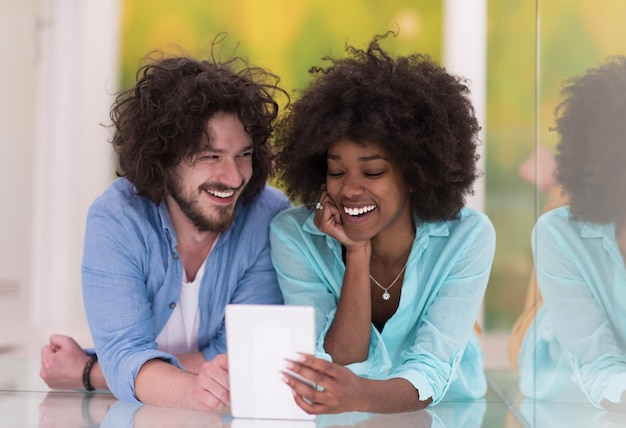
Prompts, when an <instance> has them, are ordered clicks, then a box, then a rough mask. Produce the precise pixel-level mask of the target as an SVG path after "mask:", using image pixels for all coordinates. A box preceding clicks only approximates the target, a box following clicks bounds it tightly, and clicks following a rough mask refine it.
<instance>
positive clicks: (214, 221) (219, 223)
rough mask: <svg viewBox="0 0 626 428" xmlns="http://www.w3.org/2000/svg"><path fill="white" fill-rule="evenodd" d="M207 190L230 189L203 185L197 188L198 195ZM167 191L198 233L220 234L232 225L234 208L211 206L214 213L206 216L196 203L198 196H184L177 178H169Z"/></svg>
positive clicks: (216, 185) (215, 185)
mask: <svg viewBox="0 0 626 428" xmlns="http://www.w3.org/2000/svg"><path fill="white" fill-rule="evenodd" d="M242 186H243V184H242ZM207 189H213V190H217V191H228V190H232V189H231V188H230V187H227V186H224V185H222V184H213V185H210V184H204V185H202V186H200V187H199V188H198V193H201V192H205V191H206V190H207ZM168 191H169V193H170V196H171V197H172V199H174V200H175V201H176V203H177V204H178V206H179V207H180V210H181V211H182V212H183V214H185V216H187V218H188V219H189V220H190V221H191V223H192V224H193V225H194V227H195V228H196V229H198V231H200V232H215V233H221V232H225V231H226V230H228V228H229V227H230V226H231V225H232V224H233V221H234V219H235V207H234V206H228V207H219V206H213V207H212V209H213V210H214V211H216V213H215V214H213V215H212V216H209V215H206V214H205V213H204V212H203V210H202V208H201V206H200V203H199V202H198V196H195V197H193V196H190V195H186V194H185V192H184V190H183V185H182V183H181V181H180V179H179V177H176V176H174V177H171V178H170V181H169V183H168Z"/></svg>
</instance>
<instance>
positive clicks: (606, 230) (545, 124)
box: [518, 0, 626, 426]
mask: <svg viewBox="0 0 626 428" xmlns="http://www.w3.org/2000/svg"><path fill="white" fill-rule="evenodd" d="M624 16H626V2H623V1H620V0H604V1H602V2H598V1H596V0H543V1H538V2H537V36H536V40H537V46H536V61H537V62H536V64H537V66H536V79H537V90H536V144H535V149H534V152H533V153H534V155H535V157H534V159H533V163H534V168H533V174H534V181H535V183H536V187H537V190H536V191H537V195H536V200H537V201H539V202H540V205H539V206H540V210H538V213H537V216H538V220H537V223H536V224H535V227H534V230H533V234H532V249H533V255H534V261H535V269H536V274H533V275H536V280H537V282H536V284H537V285H538V287H537V285H535V283H534V281H532V280H531V282H530V284H529V288H528V297H529V299H530V300H529V302H530V303H532V304H531V305H529V306H528V307H527V308H528V311H527V312H526V316H527V319H528V320H532V321H533V322H532V324H530V325H529V326H528V329H527V330H526V331H525V336H524V342H523V343H522V346H521V351H520V354H519V363H520V391H521V395H520V397H523V398H521V399H520V400H519V401H518V403H519V410H520V411H521V413H522V415H523V416H524V417H525V418H526V419H527V420H528V421H529V422H530V423H531V424H532V425H533V426H574V425H575V426H605V425H603V424H606V423H608V422H613V423H616V422H617V423H623V422H625V421H626V419H625V418H624V415H623V414H622V413H619V412H613V411H611V412H607V411H606V410H605V409H607V408H610V409H612V410H615V408H614V404H612V403H613V402H620V400H622V399H623V396H626V394H624V391H626V322H624V321H625V320H626V269H625V268H624V261H623V258H624V256H623V254H626V251H624V250H626V240H625V239H623V238H622V237H623V236H624V234H623V231H624V229H623V227H622V226H623V224H624V219H625V214H626V210H625V209H624V208H625V206H626V204H625V201H626V198H625V196H626V194H625V193H624V192H625V190H624V189H626V186H624V185H623V184H622V183H623V182H624V180H626V174H625V172H626V169H625V168H626V144H625V142H624V138H625V136H626V58H623V57H620V56H619V55H624V54H626V28H625V26H624V25H623V18H624ZM620 241H621V242H622V244H621V245H620ZM623 407H624V406H622V409H621V410H622V411H623Z"/></svg>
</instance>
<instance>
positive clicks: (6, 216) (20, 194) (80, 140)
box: [0, 0, 119, 344]
mask: <svg viewBox="0 0 626 428" xmlns="http://www.w3.org/2000/svg"><path fill="white" fill-rule="evenodd" d="M118 14H119V0H106V1H100V0H26V1H25V0H20V1H19V2H17V1H12V0H0V19H1V20H2V21H0V47H1V51H0V53H1V55H2V61H3V66H2V67H0V73H2V74H1V75H0V81H1V82H2V86H3V96H2V97H0V113H1V114H0V135H4V136H7V137H5V138H2V137H0V138H2V139H1V140H0V142H1V144H0V162H2V163H1V164H0V186H1V187H0V194H1V195H2V199H3V203H2V209H1V211H0V233H1V235H0V236H1V240H2V244H3V245H1V246H0V285H2V284H3V282H2V281H4V284H5V285H6V283H10V284H16V285H17V288H18V291H16V293H15V296H13V297H10V296H6V297H2V291H1V289H0V305H2V306H0V309H3V307H4V306H10V307H11V308H12V313H11V314H4V313H3V314H2V315H1V316H2V318H1V319H0V321H2V322H11V324H13V325H16V326H22V325H26V326H27V327H28V328H29V334H30V333H34V334H36V335H38V337H42V338H44V339H45V337H46V336H47V335H48V334H49V333H51V332H61V333H68V334H72V335H75V336H77V337H78V338H79V339H80V340H81V341H85V340H90V339H89V335H88V332H87V329H86V322H85V318H84V311H83V304H82V295H81V288H80V261H81V252H82V240H83V229H84V219H85V215H86V212H87V208H88V206H89V204H90V203H91V201H92V200H93V199H94V198H95V197H96V196H97V195H98V194H99V193H100V192H102V190H103V189H104V188H105V187H106V185H107V184H108V183H109V182H110V181H111V178H112V176H113V166H112V162H111V156H110V148H109V144H108V143H107V141H108V136H109V131H108V130H107V129H105V128H103V127H101V126H100V124H101V123H108V110H109V107H110V104H111V102H112V95H111V94H112V93H113V92H115V91H116V90H117V87H118V84H117V73H118V26H119V16H118ZM5 21H6V22H5ZM5 24H8V25H5ZM17 142H19V145H18V144H17ZM5 294H7V293H5ZM3 312H4V311H3ZM9 320H10V321H9ZM5 325H6V324H5ZM9 339H11V338H9ZM9 339H7V338H5V340H4V341H7V340H9ZM0 342H1V340H0ZM0 344H1V343H0ZM86 344H87V343H86Z"/></svg>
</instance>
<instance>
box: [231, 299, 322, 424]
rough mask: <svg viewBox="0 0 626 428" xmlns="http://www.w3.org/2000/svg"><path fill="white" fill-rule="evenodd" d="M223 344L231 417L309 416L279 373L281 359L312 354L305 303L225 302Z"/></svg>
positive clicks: (311, 325)
mask: <svg viewBox="0 0 626 428" xmlns="http://www.w3.org/2000/svg"><path fill="white" fill-rule="evenodd" d="M225 316H226V347H227V349H228V373H229V381H230V406H231V407H230V411H231V414H232V416H233V417H235V418H253V419H291V420H312V419H314V418H315V416H314V415H309V414H307V413H305V412H304V411H303V410H302V409H301V408H300V407H298V405H297V404H296V402H295V400H294V398H293V394H292V392H291V389H290V388H289V386H287V385H286V384H285V383H284V382H283V381H282V380H281V379H280V372H281V371H284V370H285V359H286V358H293V357H294V356H295V354H297V353H298V352H302V353H308V354H315V310H314V309H313V308H312V307H310V306H283V305H228V306H226V313H225Z"/></svg>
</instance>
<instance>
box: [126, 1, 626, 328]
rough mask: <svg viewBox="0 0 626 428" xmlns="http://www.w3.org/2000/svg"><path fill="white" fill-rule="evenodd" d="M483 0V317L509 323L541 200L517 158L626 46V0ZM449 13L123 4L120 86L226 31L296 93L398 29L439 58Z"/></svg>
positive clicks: (372, 4)
mask: <svg viewBox="0 0 626 428" xmlns="http://www.w3.org/2000/svg"><path fill="white" fill-rule="evenodd" d="M487 4H488V17H487V19H488V24H487V25H488V28H487V35H488V40H487V112H486V123H484V124H483V126H484V128H485V131H486V133H485V144H486V155H485V156H486V159H485V160H486V166H485V173H486V175H485V177H486V197H485V201H486V205H485V211H486V213H487V214H488V215H489V217H490V218H491V219H492V221H493V223H494V226H495V228H496V231H497V250H496V258H495V260H494V265H493V270H492V275H491V279H490V283H489V286H488V289H487V295H486V300H485V322H484V325H485V328H486V329H487V330H507V329H510V327H511V326H512V324H513V322H514V321H515V319H516V317H517V316H518V314H519V312H520V310H521V308H522V305H523V300H524V297H525V294H526V285H527V282H528V278H529V275H530V271H531V267H532V255H531V250H530V233H531V229H532V226H533V224H534V221H535V218H536V216H537V214H538V213H539V212H540V210H541V206H542V204H543V202H544V201H543V195H540V194H538V193H536V191H535V189H534V187H533V186H532V185H531V184H528V183H526V182H524V181H523V180H522V179H520V178H519V176H518V173H517V169H518V166H519V164H520V163H521V162H522V161H523V160H524V159H525V158H526V157H527V156H529V154H530V153H531V152H532V150H533V147H534V146H535V144H537V142H538V141H539V142H541V143H542V144H545V145H546V146H548V147H550V148H552V149H553V148H554V146H555V140H554V137H555V136H554V135H552V133H551V132H549V130H548V129H549V127H551V126H552V125H553V120H552V115H553V111H554V108H555V107H556V105H557V103H558V99H559V91H560V87H561V81H562V80H563V79H565V78H567V77H570V76H573V75H577V74H581V73H582V72H584V70H585V69H587V68H589V67H592V66H594V65H596V64H597V63H598V62H600V61H602V60H603V59H605V58H606V57H607V56H608V55H610V54H616V53H622V52H623V51H624V50H623V49H622V47H621V46H620V45H623V44H624V42H622V40H626V37H625V36H626V31H624V30H622V29H621V27H622V25H621V22H620V20H622V18H623V17H624V16H626V14H625V13H626V1H623V0H602V1H597V0H544V1H538V2H536V1H534V0H533V1H530V0H520V1H510V0H492V1H488V3H487ZM442 16H443V1H442V0H342V1H337V0H334V1H330V0H265V1H259V0H230V1H217V0H213V1H211V0H179V1H177V2H172V1H170V0H150V1H148V0H124V1H123V15H122V44H121V47H120V48H121V55H122V65H121V82H122V85H123V86H124V87H127V86H130V85H132V84H133V82H134V78H135V71H136V70H137V67H138V65H139V64H140V62H141V59H142V58H143V57H144V56H145V55H146V54H147V53H148V52H149V51H152V50H160V51H165V52H176V53H179V52H180V51H181V49H182V50H183V51H184V52H187V53H189V54H191V55H201V56H203V55H206V54H207V53H208V51H209V47H210V42H211V40H212V39H213V37H214V36H215V35H216V34H217V33H220V32H227V33H228V38H227V43H228V46H229V47H230V48H232V49H234V50H235V52H236V53H237V54H239V55H241V56H243V57H246V58H248V59H250V61H251V62H252V63H253V64H255V65H259V66H263V67H266V68H268V69H270V70H271V71H273V72H274V73H276V74H278V75H279V76H281V79H282V86H283V87H284V88H285V89H287V90H288V91H289V92H290V93H293V91H294V90H296V89H297V88H300V87H302V86H303V85H304V84H305V83H306V82H307V81H308V72H307V70H308V69H309V67H310V66H312V65H319V64H321V61H320V58H321V57H322V56H324V55H328V54H333V55H341V54H342V52H343V50H344V47H345V45H346V43H349V44H351V45H354V46H357V47H363V46H365V45H366V44H367V43H368V42H369V40H370V39H371V38H372V36H373V35H375V34H382V33H384V32H386V31H388V30H397V29H399V30H400V31H399V35H398V37H396V38H392V39H388V40H386V41H385V42H384V46H385V47H386V48H387V49H388V50H390V51H391V52H393V53H394V54H397V55H402V54H407V53H411V52H416V51H420V52H424V53H428V54H429V55H430V56H431V57H433V58H434V59H435V60H437V61H440V60H441V57H442V40H443V34H442V31H443V23H442ZM537 32H539V34H540V35H541V36H540V37H539V38H537V36H536V34H537ZM536 76H537V77H538V78H536ZM537 88H538V90H537Z"/></svg>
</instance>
